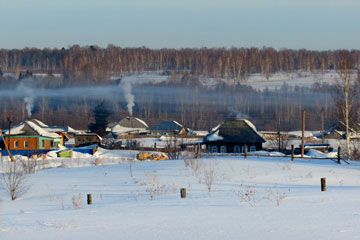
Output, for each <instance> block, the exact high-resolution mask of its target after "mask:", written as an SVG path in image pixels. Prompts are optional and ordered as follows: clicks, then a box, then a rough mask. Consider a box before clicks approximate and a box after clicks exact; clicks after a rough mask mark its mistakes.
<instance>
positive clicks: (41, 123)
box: [28, 119, 48, 127]
mask: <svg viewBox="0 0 360 240" xmlns="http://www.w3.org/2000/svg"><path fill="white" fill-rule="evenodd" d="M28 121H30V122H33V123H35V124H36V125H38V126H39V127H48V125H46V124H45V123H43V122H42V121H40V120H37V119H31V120H28Z"/></svg>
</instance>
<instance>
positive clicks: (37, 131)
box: [0, 120, 62, 150]
mask: <svg viewBox="0 0 360 240" xmlns="http://www.w3.org/2000/svg"><path fill="white" fill-rule="evenodd" d="M3 135H4V139H1V141H0V148H1V149H5V143H4V141H6V144H8V146H9V149H11V150H49V149H56V148H57V147H58V146H59V145H61V142H62V137H61V136H60V135H59V134H57V133H53V132H48V131H46V130H45V129H43V128H42V127H40V126H39V125H37V124H35V123H34V122H33V121H30V120H28V121H24V122H22V123H20V124H19V125H17V126H15V127H13V128H11V129H10V131H9V130H6V131H5V132H4V134H3ZM9 143H10V144H9Z"/></svg>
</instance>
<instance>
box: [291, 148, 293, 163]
mask: <svg viewBox="0 0 360 240" xmlns="http://www.w3.org/2000/svg"><path fill="white" fill-rule="evenodd" d="M291 161H294V145H291Z"/></svg>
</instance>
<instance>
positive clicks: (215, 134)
mask: <svg viewBox="0 0 360 240" xmlns="http://www.w3.org/2000/svg"><path fill="white" fill-rule="evenodd" d="M219 140H224V138H223V137H222V136H220V135H219V129H218V130H216V131H215V132H212V133H210V134H209V135H207V136H206V141H209V142H213V141H219Z"/></svg>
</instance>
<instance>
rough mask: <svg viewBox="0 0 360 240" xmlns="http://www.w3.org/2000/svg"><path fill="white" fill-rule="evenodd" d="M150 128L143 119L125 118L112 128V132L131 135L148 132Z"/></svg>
mask: <svg viewBox="0 0 360 240" xmlns="http://www.w3.org/2000/svg"><path fill="white" fill-rule="evenodd" d="M148 127H149V126H148V125H147V124H146V123H145V122H144V121H143V120H141V119H139V118H136V117H126V118H123V119H122V120H121V121H120V122H118V123H117V124H116V125H114V126H113V127H111V132H113V133H116V134H119V133H130V132H138V133H140V132H141V133H142V132H146V131H147V130H146V129H147V128H148Z"/></svg>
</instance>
